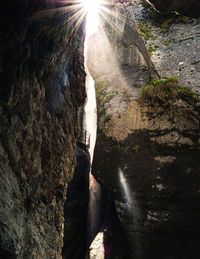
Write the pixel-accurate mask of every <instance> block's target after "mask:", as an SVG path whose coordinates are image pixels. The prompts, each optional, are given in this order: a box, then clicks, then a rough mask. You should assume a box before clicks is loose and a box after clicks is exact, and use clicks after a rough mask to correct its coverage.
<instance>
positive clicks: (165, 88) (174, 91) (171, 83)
mask: <svg viewBox="0 0 200 259" xmlns="http://www.w3.org/2000/svg"><path fill="white" fill-rule="evenodd" d="M140 96H141V98H142V100H144V101H147V102H151V103H162V104H164V105H170V104H172V103H174V102H175V101H176V100H180V99H181V100H185V101H187V102H188V103H191V104H194V103H197V102H198V101H199V95H198V94H197V93H196V92H193V91H191V89H190V88H188V87H185V86H179V85H178V79H177V78H167V79H159V80H156V81H153V82H148V83H147V84H146V85H144V86H143V87H142V90H141V93H140Z"/></svg>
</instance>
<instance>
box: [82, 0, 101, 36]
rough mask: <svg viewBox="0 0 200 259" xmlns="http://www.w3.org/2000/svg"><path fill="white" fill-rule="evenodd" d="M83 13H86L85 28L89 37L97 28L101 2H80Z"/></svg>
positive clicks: (83, 0) (96, 0)
mask: <svg viewBox="0 0 200 259" xmlns="http://www.w3.org/2000/svg"><path fill="white" fill-rule="evenodd" d="M82 4H83V8H84V11H85V12H86V28H87V33H88V34H89V35H91V34H93V33H95V32H96V31H97V28H98V26H99V12H100V8H101V4H102V1H101V0H82Z"/></svg>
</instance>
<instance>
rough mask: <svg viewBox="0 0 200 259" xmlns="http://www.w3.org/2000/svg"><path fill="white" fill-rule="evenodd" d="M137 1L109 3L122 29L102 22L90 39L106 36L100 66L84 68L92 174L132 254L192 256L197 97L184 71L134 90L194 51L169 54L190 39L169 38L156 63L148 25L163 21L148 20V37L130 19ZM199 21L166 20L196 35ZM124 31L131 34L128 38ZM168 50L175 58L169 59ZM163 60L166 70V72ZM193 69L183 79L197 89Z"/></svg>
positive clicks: (198, 155)
mask: <svg viewBox="0 0 200 259" xmlns="http://www.w3.org/2000/svg"><path fill="white" fill-rule="evenodd" d="M142 8H143V6H141V5H140V4H136V3H135V4H134V3H132V4H130V5H117V6H115V7H114V8H113V14H114V16H113V17H114V18H113V21H112V25H113V27H112V28H116V26H115V24H118V25H119V28H120V29H118V30H114V29H111V26H110V25H109V24H107V23H106V24H105V26H104V31H103V33H104V34H102V35H100V34H99V35H98V34H97V35H96V36H94V38H93V39H92V41H93V42H95V40H96V39H98V40H96V41H97V42H100V40H99V39H101V40H102V41H103V37H105V39H106V40H105V41H104V44H103V46H104V52H105V53H106V54H105V58H104V57H103V55H101V57H100V59H101V62H100V66H98V65H97V64H94V63H93V64H92V63H91V64H92V65H91V66H90V67H89V68H90V71H91V73H92V74H93V76H94V78H95V81H96V91H97V98H98V116H99V118H98V137H97V144H96V148H95V153H94V164H93V174H94V176H95V178H96V180H97V181H98V182H99V183H100V184H101V185H102V186H103V187H104V188H105V189H106V190H109V192H110V193H111V194H112V197H113V199H114V202H115V207H116V211H117V214H118V218H119V219H120V222H121V225H122V228H123V231H125V233H126V236H127V238H128V244H129V247H130V249H131V258H133V259H136V258H137V259H151V258H152V259H153V258H163V259H168V258H172V259H177V258H185V259H186V258H193V259H195V258H197V257H198V255H199V253H200V250H199V246H198V243H199V241H200V240H199V234H200V228H199V226H200V222H199V213H200V211H199V205H198V204H199V202H200V195H199V188H198V186H199V182H200V178H199V173H200V166H199V162H198V161H199V159H200V148H199V147H200V135H199V129H200V124H199V121H200V110H199V99H198V97H197V96H196V94H195V93H194V92H192V91H190V90H189V89H188V88H181V85H182V86H184V85H185V84H186V83H187V82H188V81H187V80H189V78H190V73H188V72H187V73H186V75H185V77H184V78H182V77H180V81H179V84H180V85H178V84H177V83H176V79H171V80H172V82H171V83H170V86H169V85H167V86H166V84H165V81H161V82H159V84H158V85H157V83H156V82H154V86H156V85H157V86H156V87H155V88H154V86H152V85H149V86H147V88H143V90H142V93H143V94H142V96H140V95H139V92H140V91H141V86H142V84H145V83H146V82H147V81H148V79H151V78H156V77H158V74H159V75H161V76H162V77H165V78H167V77H169V76H175V77H179V76H180V74H179V73H182V71H181V70H179V69H177V70H176V69H175V68H176V65H178V64H179V63H181V62H184V64H185V66H184V67H183V69H184V71H189V70H190V59H188V57H190V58H191V59H194V58H197V59H198V51H197V49H196V48H194V49H193V48H191V49H190V48H188V50H187V52H184V53H185V55H184V56H183V55H181V54H178V53H177V55H176V54H175V52H177V49H178V46H179V47H180V51H181V49H182V50H183V49H185V50H186V47H187V44H188V42H187V40H189V37H188V38H187V37H186V38H187V40H186V41H183V42H182V43H181V44H180V42H179V43H175V42H173V43H174V45H173V46H176V48H175V47H174V50H173V48H172V47H171V48H170V51H171V54H169V53H168V54H169V55H166V56H165V54H166V53H167V52H164V54H163V55H162V57H163V59H160V62H158V63H156V61H155V60H156V59H155V56H154V53H152V48H150V45H149V42H150V40H149V37H150V38H154V40H158V39H157V38H155V37H153V36H154V32H155V31H156V29H157V34H156V35H159V30H161V29H162V28H160V27H158V26H157V27H156V25H155V27H153V26H152V28H153V29H151V31H148V32H149V34H150V36H148V37H146V34H145V32H144V31H143V30H142V29H143V28H141V26H142V25H141V22H140V20H138V21H137V20H136V19H138V18H140V19H141V17H140V16H139V13H140V14H141V13H142V12H141V11H142ZM122 9H123V10H122ZM122 14H123V15H122ZM117 15H118V16H120V17H121V19H118V18H117ZM137 15H138V16H137ZM122 17H123V18H122ZM146 17H147V16H146ZM127 20H128V22H127ZM134 20H136V22H135V21H134ZM126 22H127V23H128V25H126ZM145 22H146V24H145V26H146V27H145V28H147V27H148V26H151V23H150V21H149V20H148V19H146V20H145ZM136 23H137V25H136ZM198 24H199V22H198V20H191V21H188V22H183V21H182V22H179V23H177V24H175V25H173V24H172V25H171V26H172V27H173V26H174V27H173V28H177V30H176V33H177V32H179V30H180V31H181V28H182V30H183V28H186V32H187V33H189V30H190V32H192V33H193V32H194V34H195V35H198V32H199V30H198ZM196 26H197V27H196ZM155 28H156V29H155ZM189 28H190V29H189ZM194 28H197V30H194ZM154 29H155V30H154ZM141 31H142V32H141ZM184 32H185V31H184ZM101 33H102V32H101ZM129 35H134V37H133V38H132V42H131V43H130V41H129V39H130V37H131V36H130V37H129ZM172 35H175V32H174V34H173V33H171V27H170V29H169V31H168V32H166V34H164V32H163V34H161V36H160V37H159V42H161V39H162V36H163V37H164V39H165V41H166V40H167V39H168V40H169V38H168V37H172ZM95 37H96V38H95ZM142 37H144V39H143V41H142V39H141V38H142ZM190 40H191V39H190ZM196 40H197V41H198V37H197V39H196V38H195V37H194V40H191V41H190V43H192V42H193V44H197V41H196ZM92 41H91V42H92ZM138 41H140V44H142V50H141V46H140V49H138V47H137V42H138ZM152 41H153V39H152ZM105 42H107V43H105ZM91 44H92V43H91ZM101 44H102V42H101ZM101 44H99V45H101ZM106 44H107V45H106ZM166 45H167V44H166ZM110 46H112V47H110ZM164 46H165V44H163V48H162V49H164ZM196 46H197V45H196ZM107 47H110V51H111V50H112V49H114V51H112V55H111V56H109V55H108V53H107ZM165 47H166V49H167V48H168V46H165ZM133 48H134V50H133ZM145 48H146V49H145ZM148 50H149V53H147V52H148ZM168 50H169V49H168ZM110 51H109V52H110ZM97 53H98V49H97ZM127 53H128V54H127ZM131 53H132V54H131ZM136 53H137V54H136ZM145 53H147V55H146V54H145ZM173 54H175V57H176V58H172V57H171V58H170V56H171V55H173ZM97 55H98V54H97ZM138 56H139V57H140V59H138ZM145 57H146V58H145ZM181 57H182V58H184V61H181V60H180V58H181ZM186 59H187V63H185V60H186ZM113 60H114V61H113ZM138 60H140V61H139V62H138ZM158 60H159V55H158ZM161 60H162V62H161ZM103 62H105V63H103ZM179 65H180V66H181V65H183V63H181V64H179ZM169 67H170V70H171V71H172V72H173V73H172V74H170V73H169V70H168V71H167V68H168V69H169ZM126 68H128V69H127V70H126ZM135 68H136V69H135ZM155 68H156V69H155ZM173 68H174V69H173ZM156 70H157V72H156ZM105 71H107V72H105ZM126 71H128V72H127V73H126ZM131 72H132V73H131ZM192 73H193V74H192V78H193V77H195V78H196V80H195V81H191V83H190V84H187V85H188V86H189V87H191V89H192V90H195V91H199V81H200V79H199V75H198V73H197V71H195V70H194V71H192ZM181 75H182V74H181ZM139 78H141V80H138V79H139ZM192 78H190V79H192ZM173 80H174V81H175V83H173ZM138 82H139V83H138ZM157 87H158V88H157ZM168 90H169V91H168ZM146 91H147V92H146ZM148 91H150V92H151V94H150V95H149V94H148ZM171 91H172V92H173V95H171V94H170V93H171ZM176 91H177V94H176V93H175V92H176ZM185 91H186V92H187V93H186V92H185ZM188 96H190V97H188ZM114 258H115V257H114ZM116 258H118V257H116ZM119 258H120V257H119Z"/></svg>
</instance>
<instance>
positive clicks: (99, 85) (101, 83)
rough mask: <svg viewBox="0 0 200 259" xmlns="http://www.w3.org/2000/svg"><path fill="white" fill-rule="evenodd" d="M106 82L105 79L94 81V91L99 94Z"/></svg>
mask: <svg viewBox="0 0 200 259" xmlns="http://www.w3.org/2000/svg"><path fill="white" fill-rule="evenodd" d="M107 84H108V82H107V81H106V80H99V81H97V82H96V83H95V89H96V93H97V94H99V93H100V92H102V91H104V90H105V87H106V85H107Z"/></svg>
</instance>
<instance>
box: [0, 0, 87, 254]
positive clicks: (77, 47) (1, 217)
mask: <svg viewBox="0 0 200 259" xmlns="http://www.w3.org/2000/svg"><path fill="white" fill-rule="evenodd" d="M54 8H58V9H54ZM59 8H60V9H59ZM62 8H63V6H62V5H61V4H59V3H58V4H56V3H54V2H42V1H28V2H27V1H22V0H21V1H13V3H12V5H10V4H8V6H7V9H6V8H5V17H4V16H1V19H2V22H1V25H2V24H3V30H1V43H0V44H1V54H0V57H1V58H0V60H1V63H0V82H1V88H0V114H1V115H0V125H1V126H0V163H1V167H0V183H1V184H0V192H1V198H0V227H1V230H0V257H1V258H60V256H61V249H62V246H63V230H64V217H63V216H64V209H63V207H64V201H65V195H66V189H67V183H68V182H69V180H70V179H71V178H72V175H73V166H74V147H75V141H76V137H77V136H78V134H79V129H78V118H77V117H78V116H77V114H78V108H79V107H80V106H81V105H83V103H84V99H85V95H86V94H85V86H84V81H85V72H84V67H83V44H82V43H83V42H82V41H83V39H82V37H83V31H82V30H81V29H80V30H79V31H78V32H76V33H75V34H74V33H72V25H71V24H69V23H68V22H67V21H68V19H69V17H70V16H71V14H70V13H69V12H66V11H65V9H62Z"/></svg>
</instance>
